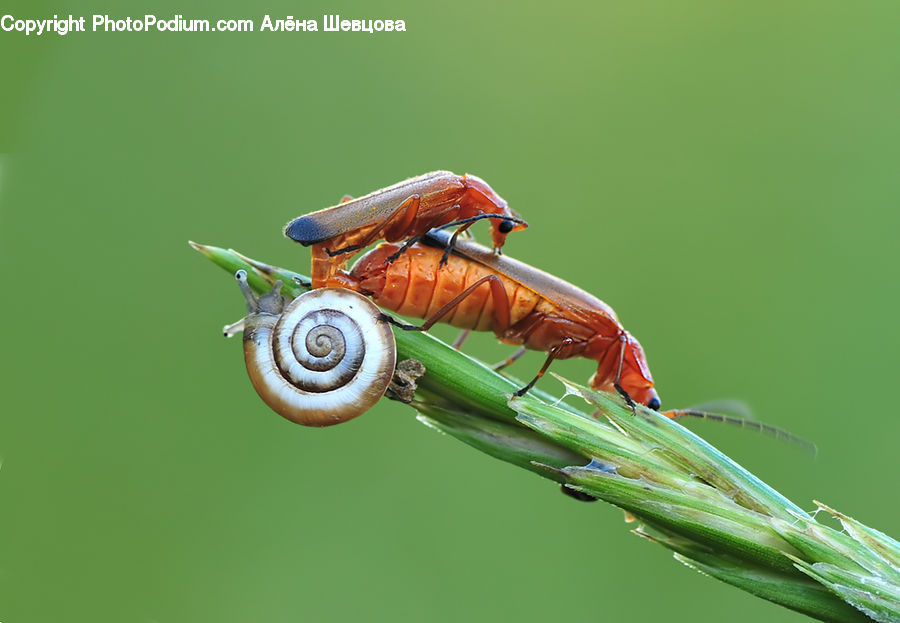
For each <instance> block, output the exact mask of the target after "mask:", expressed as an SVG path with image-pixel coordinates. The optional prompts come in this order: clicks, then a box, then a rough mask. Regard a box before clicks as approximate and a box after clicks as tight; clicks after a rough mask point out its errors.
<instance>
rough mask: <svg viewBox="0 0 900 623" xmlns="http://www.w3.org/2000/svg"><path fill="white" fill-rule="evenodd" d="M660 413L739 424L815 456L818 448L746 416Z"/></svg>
mask: <svg viewBox="0 0 900 623" xmlns="http://www.w3.org/2000/svg"><path fill="white" fill-rule="evenodd" d="M661 415H664V416H666V417H668V418H672V419H676V418H681V417H693V418H699V419H703V420H709V421H711V422H722V423H724V424H731V425H733V426H740V427H741V428H748V429H750V430H755V431H757V432H759V433H763V434H764V435H768V436H770V437H774V438H775V439H780V440H782V441H787V442H788V443H791V444H793V445H795V446H798V447H800V448H801V449H803V451H804V452H808V453H809V454H812V455H813V456H815V455H816V453H817V452H818V448H816V444H814V443H813V442H811V441H807V440H806V439H803V438H802V437H798V436H796V435H794V434H793V433H789V432H787V431H786V430H784V429H783V428H778V427H777V426H772V425H770V424H763V423H762V422H757V421H756V420H748V419H746V418H741V417H735V416H731V415H722V414H721V413H712V412H709V411H698V410H696V409H672V410H671V411H665V412H662V413H661Z"/></svg>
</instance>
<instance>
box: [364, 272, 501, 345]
mask: <svg viewBox="0 0 900 623" xmlns="http://www.w3.org/2000/svg"><path fill="white" fill-rule="evenodd" d="M484 283H488V284H489V285H490V287H491V297H493V301H494V327H495V330H496V331H497V332H498V333H499V332H502V331H506V329H508V328H509V297H508V296H507V295H506V290H505V289H504V288H503V282H502V281H500V278H499V277H497V276H496V275H487V276H486V277H482V278H481V279H479V280H478V281H476V282H475V283H473V284H472V285H470V286H469V287H468V288H466V289H465V290H463V291H462V292H460V293H459V294H458V295H457V296H456V297H455V298H454V299H453V300H451V301H450V302H449V303H447V304H446V305H444V306H443V307H441V308H440V309H439V310H437V311H436V312H435V313H434V314H432V315H431V318H428V319H427V320H426V321H425V323H424V324H423V325H422V326H416V325H414V324H406V323H403V322H400V321H399V320H395V319H394V318H392V317H391V316H388V315H387V314H382V315H381V316H382V320H384V321H385V322H389V323H390V324H392V325H394V326H395V327H399V328H400V329H403V330H404V331H427V330H428V329H430V328H431V327H433V326H434V325H435V323H437V322H438V321H439V320H440V319H441V318H443V317H444V316H446V315H447V314H448V313H449V312H451V311H452V310H453V308H454V307H456V306H457V305H459V304H460V303H462V302H463V301H464V300H465V299H466V297H468V296H469V295H471V294H472V293H473V292H475V291H476V290H477V289H478V288H479V287H481V286H482V284H484Z"/></svg>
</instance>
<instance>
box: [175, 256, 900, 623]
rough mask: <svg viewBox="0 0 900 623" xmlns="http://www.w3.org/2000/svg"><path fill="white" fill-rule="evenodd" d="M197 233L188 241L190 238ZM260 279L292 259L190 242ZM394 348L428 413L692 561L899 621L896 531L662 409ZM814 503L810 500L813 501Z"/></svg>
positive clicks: (285, 278)
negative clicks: (800, 494)
mask: <svg viewBox="0 0 900 623" xmlns="http://www.w3.org/2000/svg"><path fill="white" fill-rule="evenodd" d="M192 245H193V243H192ZM193 246H194V248H195V249H197V250H198V251H200V252H201V253H203V254H204V255H205V256H206V257H208V258H209V259H211V260H212V261H213V262H215V263H216V264H218V265H219V266H221V267H222V268H224V269H225V270H227V271H228V272H229V273H231V274H234V273H235V272H236V271H237V270H239V269H244V270H246V271H247V273H248V282H249V283H250V286H251V287H252V288H253V289H254V290H256V291H257V292H264V291H266V290H268V289H269V288H271V285H272V283H274V282H275V281H276V280H281V281H282V282H284V284H285V289H284V292H285V294H287V295H289V296H298V295H300V294H301V293H302V292H304V291H305V290H306V288H305V287H303V286H302V285H300V284H299V283H297V281H296V280H300V281H307V279H306V278H305V277H303V276H302V275H299V274H298V273H293V272H291V271H287V270H285V269H282V268H277V267H274V266H270V265H268V264H264V263H262V262H258V261H256V260H252V259H250V258H247V257H245V256H243V255H241V254H239V253H237V252H235V251H231V250H225V249H220V248H217V247H209V246H204V245H193ZM395 336H396V340H397V350H398V357H399V358H401V359H408V358H414V359H418V360H419V361H421V362H422V363H423V364H424V365H425V368H426V370H427V372H426V374H425V375H424V376H423V377H422V378H421V379H419V383H418V387H417V390H416V394H415V398H414V400H413V406H414V407H415V408H416V410H417V411H418V412H419V416H418V418H419V420H420V421H422V422H423V423H425V424H426V425H428V426H430V427H432V428H435V429H437V430H439V431H441V432H443V433H446V434H449V435H452V436H454V437H456V438H457V439H460V440H461V441H463V442H465V443H467V444H469V445H471V446H473V447H475V448H477V449H479V450H481V451H483V452H486V453H487V454H490V455H492V456H494V457H496V458H499V459H501V460H504V461H507V462H509V463H512V464H514V465H518V466H520V467H522V468H524V469H527V470H529V471H532V472H536V473H538V474H540V475H542V476H544V477H547V478H549V479H551V480H554V481H556V482H559V483H561V484H562V485H563V486H565V487H567V488H570V489H572V490H575V491H578V492H581V493H583V494H587V495H589V496H592V497H595V498H598V499H602V500H605V501H607V502H609V503H611V504H614V505H616V506H618V507H620V508H622V509H624V510H626V511H627V512H628V513H630V514H631V515H633V516H634V517H635V518H636V520H637V521H639V522H640V524H639V526H638V527H637V528H636V529H635V530H634V532H635V533H636V534H638V535H640V536H642V537H645V538H647V539H650V540H652V541H655V542H657V543H659V544H661V545H663V546H665V547H667V548H669V549H671V550H673V551H674V552H675V557H676V558H677V559H678V560H679V561H681V562H683V563H684V564H686V565H688V566H689V567H691V568H693V569H696V570H698V571H700V572H701V573H704V574H706V575H709V576H712V577H715V578H718V579H719V580H722V581H723V582H726V583H728V584H731V585H733V586H736V587H738V588H740V589H742V590H745V591H747V592H750V593H752V594H754V595H757V596H759V597H762V598H764V599H767V600H769V601H772V602H774V603H778V604H780V605H783V606H785V607H787V608H791V609H793V610H796V611H798V612H802V613H805V614H807V615H809V616H811V617H814V618H817V619H820V620H823V621H865V620H876V621H900V568H898V567H900V544H898V543H897V542H896V541H894V540H893V539H891V538H889V537H887V536H886V535H884V534H882V533H880V532H878V531H876V530H873V529H871V528H868V527H866V526H864V525H863V524H860V523H859V522H856V521H855V520H853V519H851V518H849V517H846V516H845V515H842V514H840V513H838V512H837V511H834V510H832V509H830V508H828V507H826V506H824V505H822V504H819V508H820V510H823V511H825V512H826V513H827V514H829V515H831V516H833V517H835V518H836V519H837V520H839V521H840V522H841V523H842V525H843V528H844V531H843V532H840V531H838V530H835V529H833V528H831V527H829V526H827V525H824V524H822V523H820V522H818V521H817V520H816V519H815V518H814V517H813V516H811V515H809V514H808V513H805V512H804V511H803V510H802V509H801V508H800V507H798V506H797V505H795V504H793V503H792V502H790V501H789V500H787V499H786V498H785V497H784V496H782V495H781V494H779V493H778V492H777V491H775V490H774V489H772V488H771V487H769V486H768V485H766V484H765V483H763V482H762V481H760V480H759V479H758V478H756V477H755V476H753V475H752V474H751V473H749V472H748V471H747V470H745V469H744V468H742V467H740V466H739V465H737V464H736V463H734V462H733V461H731V460H730V459H729V458H728V457H727V456H725V455H724V454H722V453H721V452H719V451H718V450H717V449H715V448H714V447H712V446H711V445H709V444H708V443H706V442H705V441H703V440H702V439H700V438H699V437H697V436H696V435H694V434H693V433H691V432H690V431H688V430H687V429H685V428H684V427H682V426H680V425H679V424H678V423H677V422H674V421H673V420H671V419H668V418H666V417H664V416H661V415H660V414H658V413H655V412H653V411H650V410H648V409H645V408H643V407H639V408H638V411H637V413H636V414H635V413H633V412H632V411H631V410H630V409H629V408H627V407H626V406H625V405H623V403H622V401H621V400H620V399H619V397H618V396H615V395H609V394H604V393H598V392H594V391H591V390H589V389H587V388H585V387H582V386H580V385H576V384H572V383H568V382H566V381H563V382H564V383H565V387H566V392H567V394H574V395H577V396H580V397H581V398H582V399H583V400H584V401H585V403H586V404H587V405H588V409H589V412H585V411H581V410H579V409H576V408H573V407H571V406H569V405H567V404H565V403H561V402H559V401H558V400H556V399H555V398H554V397H552V396H549V395H547V394H545V393H543V392H540V391H532V392H529V394H527V395H526V396H524V397H521V398H514V397H512V394H513V392H514V391H515V390H516V389H518V388H519V387H520V386H521V385H520V384H519V383H518V382H516V381H515V380H512V379H508V378H506V377H504V376H501V375H499V374H497V373H496V372H494V371H493V370H492V369H490V368H489V367H487V366H485V365H484V364H483V363H481V362H479V361H477V360H475V359H472V358H471V357H468V356H467V355H465V354H464V353H461V352H459V351H457V350H455V349H453V348H451V347H449V346H447V345H446V344H444V343H443V342H441V341H439V340H437V339H435V338H433V337H432V336H431V335H428V334H427V333H421V332H406V331H395ZM817 504H818V503H817Z"/></svg>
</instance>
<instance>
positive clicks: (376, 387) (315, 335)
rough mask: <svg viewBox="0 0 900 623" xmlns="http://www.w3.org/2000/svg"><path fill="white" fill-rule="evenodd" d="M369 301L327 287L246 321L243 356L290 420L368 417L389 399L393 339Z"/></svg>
mask: <svg viewBox="0 0 900 623" xmlns="http://www.w3.org/2000/svg"><path fill="white" fill-rule="evenodd" d="M379 316H380V310H379V309H378V307H376V306H375V305H374V304H373V303H372V302H371V301H370V300H369V299H367V298H366V297H364V296H362V295H361V294H358V293H356V292H353V291H352V290H347V289H343V288H320V289H317V290H312V291H310V292H307V293H305V294H302V295H300V296H298V297H297V298H296V299H294V300H293V301H292V302H291V303H290V304H289V305H288V306H287V307H286V308H285V309H284V312H283V313H282V314H281V315H280V316H276V315H274V314H269V313H264V312H260V313H254V314H250V315H249V316H247V319H246V321H245V325H246V326H245V330H244V358H245V360H246V363H247V371H248V372H249V374H250V380H251V381H252V382H253V386H254V387H255V388H256V391H257V393H258V394H259V395H260V397H262V399H263V400H264V401H265V402H266V404H268V405H269V406H270V407H272V409H274V410H275V411H276V412H278V413H279V414H281V415H283V416H284V417H286V418H287V419H289V420H291V421H294V422H297V423H298V424H304V425H307V426H329V425H332V424H338V423H340V422H345V421H347V420H349V419H352V418H354V417H356V416H358V415H361V414H362V413H365V412H366V411H367V410H368V409H369V408H370V407H372V405H374V404H375V403H376V402H377V401H378V399H379V398H381V396H382V395H383V394H384V391H385V389H387V386H388V384H389V383H390V381H391V376H392V375H393V372H394V365H395V364H396V357H397V355H396V346H395V343H394V334H393V333H392V331H391V328H390V326H388V325H387V323H385V322H383V321H382V320H380V319H379Z"/></svg>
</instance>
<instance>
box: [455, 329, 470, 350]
mask: <svg viewBox="0 0 900 623" xmlns="http://www.w3.org/2000/svg"><path fill="white" fill-rule="evenodd" d="M470 335H472V329H463V330H462V331H460V332H459V336H458V337H457V338H456V339H455V340H453V344H451V346H452V347H453V348H455V349H456V350H459V349H460V348H462V345H463V343H464V342H465V341H466V340H467V339H469V336H470Z"/></svg>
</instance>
